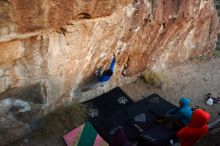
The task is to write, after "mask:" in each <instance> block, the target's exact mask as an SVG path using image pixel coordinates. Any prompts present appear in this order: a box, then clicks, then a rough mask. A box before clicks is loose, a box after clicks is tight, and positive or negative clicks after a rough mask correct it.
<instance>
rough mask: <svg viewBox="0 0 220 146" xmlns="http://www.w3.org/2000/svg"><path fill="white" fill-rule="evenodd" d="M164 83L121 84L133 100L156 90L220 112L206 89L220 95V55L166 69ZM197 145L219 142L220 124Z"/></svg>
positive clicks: (34, 143)
mask: <svg viewBox="0 0 220 146" xmlns="http://www.w3.org/2000/svg"><path fill="white" fill-rule="evenodd" d="M163 74H164V77H165V78H164V84H163V86H162V88H153V87H150V86H149V85H147V84H146V83H145V82H144V80H143V79H139V80H137V81H135V82H133V83H130V84H127V85H124V86H122V87H121V88H122V89H123V90H124V91H125V92H126V93H127V94H128V95H129V96H130V97H132V99H133V100H134V101H138V100H140V99H142V98H143V97H146V96H147V95H150V94H152V93H157V94H159V95H161V96H162V97H164V98H165V99H166V100H168V101H170V102H172V103H173V104H176V105H177V104H178V101H179V99H180V98H181V97H189V98H190V99H191V101H192V104H191V105H192V106H200V107H203V108H204V109H206V110H207V111H208V112H210V114H211V121H214V120H215V119H217V118H220V116H218V113H220V104H219V105H213V106H208V105H207V104H206V102H205V97H206V94H207V93H212V94H213V95H214V96H220V57H216V58H212V59H207V58H205V59H201V58H200V59H195V60H191V61H190V62H188V63H184V64H182V65H180V66H177V67H174V68H171V69H169V70H166V71H164V72H163ZM62 135H63V133H61V134H60V135H56V136H51V137H50V138H46V139H38V138H32V137H30V136H29V137H26V138H24V139H22V140H19V141H17V142H15V143H13V144H10V146H30V145H31V146H52V145H53V146H64V145H65V144H64V142H63V140H62V137H61V136H62ZM198 146H220V127H219V129H216V130H214V131H212V132H210V134H209V136H207V137H206V138H204V139H203V140H201V141H200V143H199V144H198Z"/></svg>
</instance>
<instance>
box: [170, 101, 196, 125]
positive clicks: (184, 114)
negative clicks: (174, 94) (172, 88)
mask: <svg viewBox="0 0 220 146" xmlns="http://www.w3.org/2000/svg"><path fill="white" fill-rule="evenodd" d="M180 104H181V105H180V107H179V108H176V109H174V110H171V111H170V112H168V116H169V117H172V118H174V119H176V120H179V121H181V122H182V123H183V124H184V125H188V124H189V122H190V120H191V117H192V110H191V108H190V106H189V104H190V99H188V98H184V97H183V98H181V99H180Z"/></svg>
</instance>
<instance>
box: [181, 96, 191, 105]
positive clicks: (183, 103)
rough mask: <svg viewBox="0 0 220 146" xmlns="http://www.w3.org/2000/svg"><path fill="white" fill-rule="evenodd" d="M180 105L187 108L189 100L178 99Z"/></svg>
mask: <svg viewBox="0 0 220 146" xmlns="http://www.w3.org/2000/svg"><path fill="white" fill-rule="evenodd" d="M180 103H181V107H187V106H189V104H190V99H189V98H185V97H182V98H181V99H180Z"/></svg>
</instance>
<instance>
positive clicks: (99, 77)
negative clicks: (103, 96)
mask: <svg viewBox="0 0 220 146" xmlns="http://www.w3.org/2000/svg"><path fill="white" fill-rule="evenodd" d="M115 62H116V59H115V57H113V59H112V62H111V65H110V67H109V69H110V70H111V71H112V73H113V72H114V67H115ZM110 78H111V76H108V75H105V74H102V75H99V76H98V80H99V82H106V81H108V80H110Z"/></svg>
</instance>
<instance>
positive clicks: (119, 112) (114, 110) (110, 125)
mask: <svg viewBox="0 0 220 146" xmlns="http://www.w3.org/2000/svg"><path fill="white" fill-rule="evenodd" d="M85 103H86V104H87V105H88V106H89V108H90V116H89V121H90V122H91V123H92V125H93V126H94V128H95V129H96V131H97V132H98V133H99V135H100V136H102V137H103V138H104V139H105V140H106V141H107V142H109V141H110V139H111V136H110V131H111V130H113V129H115V128H116V127H119V126H122V127H123V128H124V131H125V133H126V135H127V137H128V139H129V140H130V141H138V140H139V139H140V138H141V135H143V133H146V132H147V131H149V130H151V129H152V128H156V127H158V126H160V125H159V123H158V122H157V120H158V119H160V117H161V116H163V115H164V114H165V113H166V112H167V111H169V110H170V109H172V108H175V106H174V105H173V104H171V103H169V102H168V101H166V100H165V99H163V98H161V97H160V96H159V95H157V94H152V95H150V96H148V97H145V98H144V99H142V100H140V101H139V102H137V103H134V102H133V101H132V100H131V99H130V98H129V96H128V95H127V94H126V93H124V92H123V91H122V90H121V89H120V88H118V87H117V88H114V89H113V90H111V91H109V92H108V93H105V94H103V95H101V96H99V97H97V98H95V99H92V100H90V101H87V102H85ZM143 114H144V116H143ZM138 115H142V117H144V118H145V122H140V121H135V117H136V116H138ZM157 131H160V129H159V130H158V129H157V128H156V131H154V132H156V133H157ZM154 134H155V133H154ZM153 136H154V135H153ZM157 141H159V140H157Z"/></svg>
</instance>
